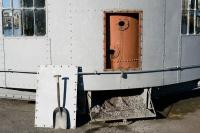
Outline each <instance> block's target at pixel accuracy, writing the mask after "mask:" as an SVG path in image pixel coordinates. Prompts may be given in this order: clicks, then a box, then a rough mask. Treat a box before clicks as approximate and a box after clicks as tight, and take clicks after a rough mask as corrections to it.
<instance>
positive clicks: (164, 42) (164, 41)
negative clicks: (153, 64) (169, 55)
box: [163, 0, 167, 85]
mask: <svg viewBox="0 0 200 133" xmlns="http://www.w3.org/2000/svg"><path fill="white" fill-rule="evenodd" d="M166 6H167V4H166V0H165V1H164V18H163V19H164V20H163V21H164V38H163V39H164V40H163V69H165V53H166V51H165V44H166ZM164 84H165V72H163V85H164Z"/></svg>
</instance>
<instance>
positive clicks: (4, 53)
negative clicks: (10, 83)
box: [3, 38, 7, 87]
mask: <svg viewBox="0 0 200 133" xmlns="http://www.w3.org/2000/svg"><path fill="white" fill-rule="evenodd" d="M3 58H4V61H3V62H4V71H5V70H6V52H5V41H4V38H3ZM6 78H7V76H6V72H5V73H4V83H5V87H7V83H6Z"/></svg>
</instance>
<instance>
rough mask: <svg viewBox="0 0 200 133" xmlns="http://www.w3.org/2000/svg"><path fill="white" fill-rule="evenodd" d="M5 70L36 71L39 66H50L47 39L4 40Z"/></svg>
mask: <svg viewBox="0 0 200 133" xmlns="http://www.w3.org/2000/svg"><path fill="white" fill-rule="evenodd" d="M4 45H5V60H6V70H18V71H36V70H37V67H38V66H39V65H41V64H44V65H46V64H50V48H49V40H48V39H47V38H43V37H41V38H33V37H30V38H5V39H4Z"/></svg>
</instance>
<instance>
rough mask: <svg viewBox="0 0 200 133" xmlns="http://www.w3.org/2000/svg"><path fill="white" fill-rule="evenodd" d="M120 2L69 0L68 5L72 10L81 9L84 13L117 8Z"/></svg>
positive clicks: (111, 0)
mask: <svg viewBox="0 0 200 133" xmlns="http://www.w3.org/2000/svg"><path fill="white" fill-rule="evenodd" d="M118 4H119V3H118V0H68V5H69V7H70V8H71V9H72V10H81V11H83V13H84V12H88V11H95V10H97V11H100V10H107V9H116V8H117V7H118ZM86 16H87V15H86ZM83 17H84V16H83Z"/></svg>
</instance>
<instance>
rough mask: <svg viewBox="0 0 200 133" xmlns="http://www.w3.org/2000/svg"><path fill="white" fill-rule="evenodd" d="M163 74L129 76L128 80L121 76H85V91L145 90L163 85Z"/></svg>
mask: <svg viewBox="0 0 200 133" xmlns="http://www.w3.org/2000/svg"><path fill="white" fill-rule="evenodd" d="M162 75H163V74H162V73H151V74H135V75H134V74H128V75H127V79H126V78H125V79H124V78H121V75H120V74H114V75H85V76H83V81H84V88H85V90H93V91H95V90H119V89H133V88H145V87H152V86H161V85H163V79H162Z"/></svg>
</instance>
